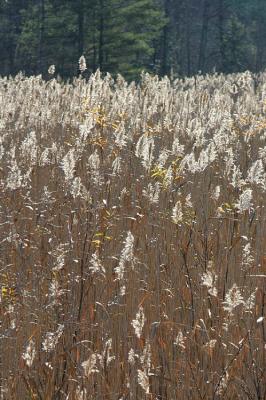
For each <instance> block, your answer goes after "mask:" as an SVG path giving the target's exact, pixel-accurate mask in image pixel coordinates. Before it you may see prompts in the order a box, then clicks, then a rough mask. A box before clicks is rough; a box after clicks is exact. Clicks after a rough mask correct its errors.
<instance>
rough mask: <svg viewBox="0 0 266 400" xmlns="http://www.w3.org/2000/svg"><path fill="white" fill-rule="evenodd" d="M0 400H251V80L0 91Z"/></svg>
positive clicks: (259, 269)
mask: <svg viewBox="0 0 266 400" xmlns="http://www.w3.org/2000/svg"><path fill="white" fill-rule="evenodd" d="M0 132H1V135H0V159H1V161H0V186H1V191H0V196H1V200H0V251H1V257H0V286H1V297H0V322H1V325H0V357H1V359H0V384H1V385H0V386H1V387H0V399H1V400H30V399H34V400H61V399H62V400H63V399H65V400H85V399H86V400H87V399H88V400H103V399H106V400H107V399H108V400H109V399H110V400H126V399H132V400H142V399H145V400H156V399H157V400H163V399H165V400H166V399H167V400H175V399H176V400H216V399H228V400H234V399H241V400H264V399H265V398H266V375H265V374H266V369H265V367H266V348H265V343H266V321H265V314H266V306H265V300H266V292H265V287H266V239H265V238H266V210H265V207H266V201H265V200H266V196H265V190H266V173H265V165H266V146H265V142H266V73H262V74H260V75H256V76H253V75H251V74H250V73H248V72H247V73H244V74H237V75H230V76H224V75H213V76H206V77H201V76H198V77H195V78H191V79H185V80H176V81H174V82H172V83H171V82H170V81H169V80H168V79H167V78H163V79H162V80H159V79H158V78H157V77H151V76H149V75H146V74H143V76H142V80H141V82H140V84H139V85H136V84H134V83H132V84H130V85H129V84H127V83H126V82H125V81H124V80H123V79H122V77H120V76H119V77H118V79H117V80H116V81H113V79H112V78H111V76H109V75H107V76H106V77H104V78H102V77H101V76H100V73H99V72H97V73H96V74H95V75H93V76H91V77H90V79H89V80H88V81H86V80H85V79H82V78H79V79H76V80H74V81H73V82H72V83H63V82H61V81H60V79H51V80H50V81H44V80H42V78H41V77H40V76H37V77H30V78H25V77H23V76H22V75H18V76H17V77H15V78H1V79H0Z"/></svg>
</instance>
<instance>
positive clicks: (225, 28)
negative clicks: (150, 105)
mask: <svg viewBox="0 0 266 400" xmlns="http://www.w3.org/2000/svg"><path fill="white" fill-rule="evenodd" d="M265 38H266V1H265V0H0V56H1V63H0V74H1V75H7V74H16V73H17V72H18V71H21V70H22V71H23V72H25V73H26V74H39V73H43V74H44V75H45V74H46V73H47V68H48V67H49V65H51V64H55V65H56V71H57V73H59V74H60V75H62V76H63V77H68V76H72V75H73V74H76V73H77V60H78V59H79V57H80V56H81V55H83V54H84V56H85V57H86V60H87V67H88V70H87V73H90V72H93V71H95V70H96V69H97V68H100V69H101V70H102V71H106V72H107V71H108V72H110V73H112V74H117V73H121V74H123V75H124V76H125V77H126V78H129V79H132V78H136V77H137V76H138V75H139V73H140V71H142V70H145V71H149V72H151V73H156V74H159V75H165V74H169V75H172V76H174V77H175V76H184V75H188V76H189V75H192V74H195V73H198V72H199V71H201V73H206V72H212V71H217V72H225V73H230V72H235V71H243V70H247V69H249V70H251V71H259V70H261V69H264V68H265V65H266V40H265Z"/></svg>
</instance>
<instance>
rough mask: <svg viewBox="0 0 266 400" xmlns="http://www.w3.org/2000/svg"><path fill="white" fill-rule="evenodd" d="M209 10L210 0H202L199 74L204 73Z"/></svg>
mask: <svg viewBox="0 0 266 400" xmlns="http://www.w3.org/2000/svg"><path fill="white" fill-rule="evenodd" d="M209 8H210V0H204V4H203V15H202V27H201V38H200V50H199V62H198V70H199V71H201V72H204V67H205V61H206V60H205V58H206V47H207V40H208V25H209Z"/></svg>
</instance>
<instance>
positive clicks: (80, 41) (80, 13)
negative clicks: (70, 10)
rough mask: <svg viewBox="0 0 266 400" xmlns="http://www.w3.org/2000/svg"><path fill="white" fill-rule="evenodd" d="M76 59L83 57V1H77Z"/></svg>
mask: <svg viewBox="0 0 266 400" xmlns="http://www.w3.org/2000/svg"><path fill="white" fill-rule="evenodd" d="M78 52H79V54H78V58H79V57H81V56H82V55H83V52H84V3H83V0H79V5H78Z"/></svg>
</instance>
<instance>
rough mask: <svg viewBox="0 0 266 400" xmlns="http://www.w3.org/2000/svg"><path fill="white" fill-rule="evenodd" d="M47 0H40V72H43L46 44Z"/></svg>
mask: <svg viewBox="0 0 266 400" xmlns="http://www.w3.org/2000/svg"><path fill="white" fill-rule="evenodd" d="M44 2H45V0H39V13H40V14H39V52H38V53H39V54H38V72H40V73H41V72H42V71H43V43H44V20H45V4H44Z"/></svg>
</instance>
